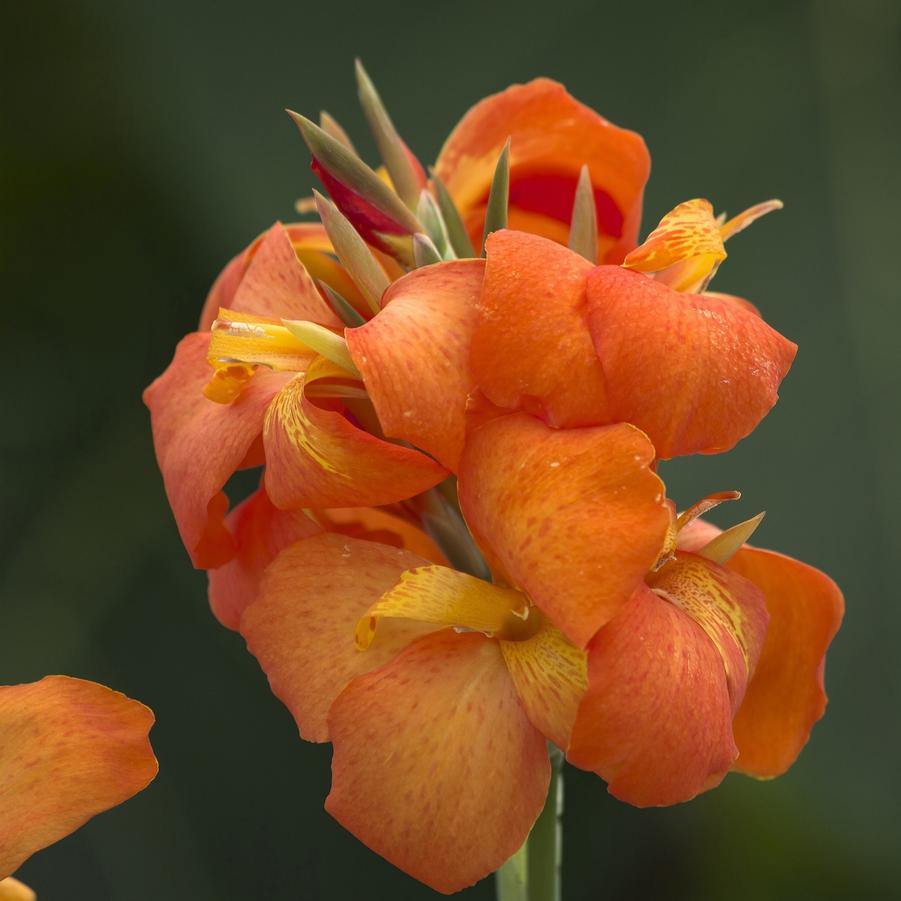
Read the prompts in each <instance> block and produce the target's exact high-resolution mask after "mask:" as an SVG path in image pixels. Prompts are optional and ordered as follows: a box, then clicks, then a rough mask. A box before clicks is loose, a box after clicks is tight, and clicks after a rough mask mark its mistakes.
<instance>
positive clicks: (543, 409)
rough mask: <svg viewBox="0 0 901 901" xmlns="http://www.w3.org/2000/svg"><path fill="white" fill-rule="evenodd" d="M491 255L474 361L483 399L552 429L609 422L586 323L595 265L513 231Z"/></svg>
mask: <svg viewBox="0 0 901 901" xmlns="http://www.w3.org/2000/svg"><path fill="white" fill-rule="evenodd" d="M487 250H488V258H487V263H486V266H485V282H484V285H483V287H482V296H481V299H480V301H479V319H478V323H477V325H476V330H475V333H474V335H473V339H472V354H471V357H470V364H471V367H472V374H473V376H474V378H475V380H476V382H477V383H478V385H479V387H480V388H481V390H482V392H483V394H484V395H485V396H486V397H487V398H488V399H489V400H490V401H492V402H493V403H495V404H497V405H498V406H500V407H506V408H507V409H523V410H525V411H527V412H529V413H532V414H534V415H536V416H541V417H543V418H545V419H547V421H548V422H549V423H550V424H551V425H553V426H559V427H569V426H580V425H597V424H598V423H601V422H607V421H609V419H608V418H607V416H606V410H607V407H606V399H605V390H604V374H603V371H602V369H601V364H600V363H599V362H598V359H597V356H596V354H595V351H594V347H593V346H592V342H591V335H590V333H589V331H588V325H587V320H586V293H585V288H586V283H587V278H588V274H589V273H590V272H591V270H592V266H591V264H590V263H589V262H588V261H587V260H585V259H583V258H582V257H580V256H579V255H578V254H576V253H573V251H571V250H569V249H568V248H566V247H561V246H559V245H558V244H554V243H553V242H552V241H548V240H547V239H545V238H539V237H536V236H535V235H527V234H525V233H523V232H514V231H509V230H503V231H499V232H495V233H494V234H493V235H492V236H491V237H490V238H489V239H488V245H487Z"/></svg>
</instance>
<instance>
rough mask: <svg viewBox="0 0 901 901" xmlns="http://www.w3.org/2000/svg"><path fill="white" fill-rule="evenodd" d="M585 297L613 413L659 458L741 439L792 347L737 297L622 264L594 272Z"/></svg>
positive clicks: (770, 394) (772, 398) (761, 410)
mask: <svg viewBox="0 0 901 901" xmlns="http://www.w3.org/2000/svg"><path fill="white" fill-rule="evenodd" d="M588 303H589V309H590V313H589V317H588V320H589V326H590V328H591V334H592V337H593V338H594V344H595V348H596V349H597V353H598V357H599V358H600V360H601V363H602V365H603V368H604V376H605V379H606V384H607V397H608V416H609V419H610V420H612V421H617V420H623V421H626V422H632V423H634V424H635V425H637V426H638V427H639V428H640V429H643V430H644V431H645V432H646V433H647V435H648V437H649V438H650V439H651V441H652V442H653V443H654V446H655V447H656V448H657V454H658V456H659V457H660V458H662V459H668V458H670V457H678V456H681V455H683V454H691V453H719V452H720V451H725V450H728V449H729V448H731V447H732V446H733V445H735V444H736V443H737V442H738V441H739V440H741V439H742V438H744V437H745V435H747V434H748V433H750V432H751V431H752V430H753V429H754V427H755V426H756V425H757V423H758V422H760V420H761V419H762V418H763V417H764V416H765V415H766V414H767V412H769V410H770V408H771V407H772V406H773V404H775V403H776V400H777V398H778V393H777V389H778V387H779V383H780V382H781V381H782V379H783V378H784V376H785V374H786V373H787V372H788V370H789V367H790V366H791V362H792V360H793V359H794V356H795V352H796V350H797V346H796V345H795V344H793V343H792V342H791V341H788V340H787V339H786V338H783V337H782V335H780V334H779V333H778V332H776V331H774V330H773V329H772V328H770V327H769V326H768V325H767V324H766V323H765V322H764V321H763V320H762V319H761V318H760V317H758V316H755V315H754V314H753V313H751V312H750V311H748V310H746V309H743V308H742V307H741V306H739V305H738V304H735V303H732V302H726V301H724V300H722V299H721V298H718V297H713V296H707V295H698V294H679V293H677V292H675V291H673V290H672V289H670V288H668V287H666V286H665V285H662V284H660V283H659V282H656V281H654V280H653V279H650V278H647V277H646V276H643V275H639V274H637V273H634V272H629V271H627V270H625V269H622V268H620V267H618V266H599V267H597V268H596V269H595V270H594V271H593V272H592V274H591V276H590V277H589V279H588Z"/></svg>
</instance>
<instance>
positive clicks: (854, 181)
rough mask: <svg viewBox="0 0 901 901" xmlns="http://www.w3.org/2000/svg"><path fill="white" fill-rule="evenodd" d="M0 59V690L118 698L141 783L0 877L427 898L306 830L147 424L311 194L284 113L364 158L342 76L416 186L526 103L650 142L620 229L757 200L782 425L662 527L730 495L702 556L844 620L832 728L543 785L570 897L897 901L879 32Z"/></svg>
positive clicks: (759, 258)
mask: <svg viewBox="0 0 901 901" xmlns="http://www.w3.org/2000/svg"><path fill="white" fill-rule="evenodd" d="M0 40H2V42H3V45H4V46H3V49H2V55H0V66H2V67H3V101H2V104H0V116H2V148H0V154H2V156H0V179H2V197H3V201H2V206H0V217H2V242H0V261H2V264H0V265H2V276H3V277H2V286H3V287H2V294H3V313H2V323H3V327H2V339H0V340H2V346H3V357H4V360H3V367H2V373H3V374H2V379H0V385H2V387H0V391H2V397H3V405H2V410H3V422H4V424H3V428H2V437H0V454H2V469H0V472H2V476H0V504H2V508H0V509H2V519H0V529H2V543H0V548H2V552H0V561H2V564H0V648H2V651H0V682H4V683H5V682H23V681H30V680H33V679H37V678H39V677H40V676H41V675H43V674H45V673H49V672H65V673H70V674H73V675H79V676H83V677H87V678H93V679H97V680H99V681H102V682H105V683H108V684H110V685H113V686H115V687H116V688H119V689H121V690H123V691H125V692H127V693H128V694H130V695H132V696H134V697H137V698H140V699H141V700H143V701H145V702H146V703H148V704H150V705H151V706H152V707H153V708H154V710H155V711H156V714H157V717H158V725H157V726H156V728H155V729H154V732H153V740H154V745H155V748H156V751H157V754H158V756H159V759H160V763H161V772H160V776H159V778H158V779H157V780H156V782H155V783H154V784H153V785H152V786H151V787H150V789H149V790H147V791H146V792H144V793H143V794H142V795H140V796H138V797H137V798H135V799H134V800H133V801H131V802H130V803H128V804H126V805H125V806H123V807H121V808H119V809H117V810H115V811H112V812H110V813H108V814H105V815H103V816H101V817H99V818H97V819H95V820H94V821H92V822H91V823H90V824H89V825H88V826H87V827H85V828H84V829H82V830H81V831H80V832H78V833H77V834H75V835H74V836H72V837H70V838H68V839H66V840H65V841H63V842H61V843H60V844H58V845H56V846H54V847H52V848H50V849H48V850H46V851H44V852H42V853H40V854H38V855H36V856H35V857H34V858H32V860H31V861H29V862H28V863H27V864H26V865H25V866H24V867H23V869H22V870H21V873H20V875H21V877H22V878H23V879H24V880H26V881H27V882H29V883H31V884H33V885H34V886H35V887H36V888H37V890H38V891H39V894H40V896H41V898H42V899H44V901H68V899H91V901H104V899H113V901H151V899H152V901H159V899H172V901H182V899H185V901H186V899H192V901H232V899H261V901H269V899H272V901H276V899H278V901H281V899H343V898H358V897H367V898H373V899H424V898H428V897H434V896H433V895H432V893H431V892H429V891H428V890H427V889H425V888H423V887H422V886H420V885H419V884H417V883H415V882H414V881H413V880H411V879H409V878H407V877H406V876H404V875H403V874H401V873H399V872H397V871H395V870H393V869H392V868H391V867H390V866H389V865H388V864H387V863H385V862H384V861H382V860H381V859H380V858H378V857H376V856H375V855H373V854H372V853H370V852H369V851H368V850H367V849H366V848H364V847H363V846H362V845H360V844H358V843H357V842H356V841H355V840H354V839H352V838H351V837H350V836H349V835H348V834H346V833H345V832H344V831H343V830H342V829H341V828H340V827H339V826H338V825H337V824H336V823H335V822H334V821H332V820H331V819H330V818H329V817H328V815H326V814H325V813H324V811H323V810H322V801H323V799H324V797H325V794H326V793H327V788H328V782H329V749H328V748H327V747H322V746H314V745H309V744H303V743H301V742H300V741H299V740H298V739H297V737H296V730H295V727H294V723H293V721H292V720H291V717H290V716H289V715H288V713H287V711H286V710H284V709H283V708H282V707H281V705H280V704H279V703H278V702H277V701H276V700H275V699H274V698H273V697H272V696H271V695H270V694H269V692H268V690H267V686H266V680H265V678H264V677H263V676H262V674H261V673H260V671H259V669H258V667H257V665H256V663H255V661H254V660H253V659H252V658H251V657H250V656H249V655H248V654H247V653H246V651H245V650H244V647H243V642H242V640H241V639H240V637H239V636H237V635H234V634H232V633H230V632H227V631H225V630H224V629H222V628H221V627H219V626H218V625H217V624H216V623H215V621H214V620H213V618H212V616H211V615H210V614H209V612H208V610H207V607H206V601H205V578H204V576H203V575H202V574H201V573H197V572H194V571H192V570H191V569H190V567H189V564H188V560H187V557H186V555H185V553H184V552H183V550H182V548H181V545H180V543H179V540H178V536H177V533H176V530H175V526H174V523H173V522H172V520H171V517H170V514H169V511H168V508H167V506H166V502H165V499H164V495H163V491H162V485H161V481H160V478H159V476H158V473H157V470H156V466H155V463H154V459H153V453H152V448H151V441H150V431H149V425H148V419H147V416H146V413H145V411H144V409H143V407H142V406H141V402H140V392H141V389H142V387H143V386H144V385H145V384H147V383H148V382H149V381H150V380H151V379H152V378H153V377H154V376H155V375H156V374H157V373H159V372H160V371H161V370H162V369H163V368H164V367H165V365H166V364H167V363H168V361H169V359H170V357H171V353H172V349H173V347H174V344H175V342H176V340H177V339H178V338H179V337H180V336H181V335H182V334H183V333H184V332H187V331H188V330H190V329H191V328H192V326H193V323H194V322H195V319H196V316H197V313H198V310H199V306H200V304H201V302H202V299H203V297H204V293H205V291H206V289H207V287H208V285H209V284H210V282H211V281H212V279H213V277H214V276H215V274H216V273H217V271H218V269H219V267H220V266H221V265H222V264H223V263H224V262H225V261H226V260H227V259H228V258H229V257H230V256H231V255H232V254H233V253H234V252H236V251H237V250H238V249H240V248H241V247H243V246H244V245H245V244H246V243H247V242H248V241H249V240H250V239H251V238H252V237H253V236H254V235H256V234H257V233H258V232H259V231H260V230H262V229H263V228H265V227H266V226H267V225H269V224H270V223H271V222H272V221H273V220H274V219H276V218H282V219H290V218H292V203H293V201H294V199H295V198H296V197H298V196H300V195H302V194H304V193H306V192H308V190H309V188H310V186H311V184H312V176H311V174H310V172H309V170H308V168H307V162H308V159H307V155H306V153H305V149H304V148H303V146H302V144H301V142H300V140H299V137H298V135H297V133H296V131H295V129H294V126H293V125H292V124H291V123H290V121H289V120H288V118H287V117H286V116H285V115H284V113H283V112H282V109H283V107H285V106H291V107H293V108H296V109H298V110H301V111H303V112H305V113H307V114H316V113H318V111H319V109H320V108H325V109H328V110H329V111H330V112H331V113H333V114H334V115H335V116H337V117H338V119H339V120H340V121H341V122H342V123H344V124H345V125H346V126H347V127H348V128H349V129H350V130H351V133H352V135H353V137H354V139H355V140H356V141H358V146H362V147H363V148H365V149H367V150H368V151H370V153H371V151H372V145H371V143H368V142H367V139H366V136H365V128H364V127H363V123H362V117H361V116H360V115H359V114H358V112H357V110H356V107H355V92H354V84H353V73H352V60H353V57H354V56H355V55H360V56H362V57H363V59H364V60H365V62H366V64H367V66H368V68H369V71H370V73H371V74H372V76H373V78H374V79H375V80H376V83H377V84H378V85H379V88H380V90H381V92H382V95H383V97H384V98H385V99H386V101H387V102H388V104H389V107H390V109H391V111H392V113H393V115H394V118H395V121H396V123H397V124H398V126H399V128H400V129H401V131H402V133H403V134H404V136H405V137H406V138H407V140H408V141H409V143H410V144H411V145H412V146H413V147H414V148H415V149H416V151H417V152H418V153H419V155H420V157H421V158H423V159H424V160H431V159H433V158H434V156H435V154H436V153H437V150H438V148H439V146H440V144H441V141H442V139H443V137H444V136H445V135H446V134H447V132H448V131H449V129H450V128H451V126H452V125H453V124H454V122H455V121H456V120H457V118H458V117H459V116H460V115H461V114H462V113H463V112H464V110H465V109H466V108H467V107H468V106H469V105H470V104H471V103H473V102H474V101H475V100H477V99H478V98H479V97H481V96H483V95H485V94H487V93H490V92H493V91H495V90H498V89H500V88H502V87H504V86H506V85H507V84H509V83H511V82H515V81H523V80H527V79H529V78H531V77H533V76H535V75H538V74H546V75H549V76H552V77H555V78H558V79H560V80H561V81H563V82H564V83H565V84H566V85H567V86H568V87H569V88H570V90H571V91H572V92H573V93H574V94H576V95H577V96H578V97H579V98H580V99H581V100H583V101H584V102H586V103H588V104H590V105H591V106H593V107H595V108H597V109H598V110H600V111H602V112H603V113H604V114H605V115H607V116H608V117H610V118H611V119H613V120H614V121H615V122H617V123H619V124H622V125H627V126H629V127H631V128H634V129H636V130H638V131H640V132H641V133H642V134H643V135H644V136H645V138H646V140H647V142H648V145H649V147H650V149H651V154H652V158H653V160H654V165H653V174H652V177H651V182H650V185H649V188H648V191H647V195H646V199H647V204H646V218H645V229H644V230H645V231H646V230H647V228H648V227H650V226H652V225H653V224H654V223H656V221H657V220H658V218H659V217H660V215H662V214H663V213H664V212H666V211H667V210H668V209H670V208H671V207H672V206H673V205H674V204H675V203H677V202H678V201H680V200H683V199H686V198H689V197H694V196H698V195H702V196H706V197H709V198H711V199H712V200H713V201H714V202H715V204H716V206H717V208H718V209H725V210H728V211H730V212H736V211H738V210H740V209H742V208H744V207H746V206H748V205H750V204H752V203H755V202H756V201H758V200H762V199H765V198H768V197H771V196H777V197H781V198H782V199H783V200H784V201H785V203H786V209H785V211H784V212H782V213H779V214H778V215H774V216H771V217H768V218H767V219H766V220H765V221H764V222H762V223H760V224H758V225H756V226H755V227H754V228H753V229H751V230H750V231H749V232H747V233H745V234H743V235H742V236H741V237H739V238H737V239H736V240H735V242H734V244H730V258H729V261H728V263H727V264H726V265H725V266H724V267H723V269H722V271H721V274H720V275H719V276H718V279H717V282H716V287H717V288H718V289H719V290H726V291H732V292H734V293H739V294H743V295H745V296H747V297H749V298H751V299H752V300H753V301H754V302H755V303H756V304H758V305H759V307H760V308H761V309H762V311H763V312H764V314H765V316H766V317H767V318H768V319H769V321H770V322H772V323H773V324H774V325H775V326H776V327H777V328H779V329H780V330H781V331H782V332H783V333H785V334H786V335H788V336H790V337H791V338H793V339H794V340H796V341H797V342H798V343H799V344H800V346H801V351H800V354H799V356H798V360H797V362H796V364H795V368H794V370H793V371H792V373H791V375H790V376H789V378H788V379H787V381H786V383H785V385H784V387H783V391H782V400H781V403H780V404H779V406H778V407H777V409H776V410H775V411H774V412H773V413H772V414H771V415H770V416H769V418H768V419H767V420H766V421H765V422H764V423H763V425H762V426H761V428H760V429H758V431H757V432H756V433H755V434H754V435H753V436H752V437H750V438H749V439H747V440H746V441H744V442H742V444H741V445H740V446H739V448H738V449H737V450H736V451H735V452H734V453H731V454H728V455H725V456H723V457H718V458H705V459H695V460H690V461H682V462H678V463H674V464H669V465H668V466H667V467H666V470H665V473H664V475H665V477H666V478H667V481H668V483H669V486H670V490H671V493H672V494H673V495H674V496H675V497H676V499H677V500H679V501H680V502H682V503H687V502H690V501H692V500H694V499H695V498H696V497H698V496H700V495H701V494H703V493H705V492H708V491H712V490H717V489H723V488H733V487H734V488H741V489H742V490H743V491H744V503H743V504H742V508H741V509H740V510H736V509H735V508H732V509H727V510H725V511H723V513H724V515H723V517H720V518H719V522H720V523H724V522H731V521H734V520H735V519H737V518H739V517H740V518H745V517H746V516H749V515H751V514H753V513H755V512H757V511H758V510H759V509H766V510H768V511H769V515H768V517H767V519H766V522H765V524H764V526H763V529H762V531H761V532H760V533H758V535H759V536H760V543H762V544H765V545H768V546H771V547H776V548H779V549H781V550H783V551H786V552H787V553H790V554H793V555H795V556H798V557H801V558H803V559H805V560H807V561H810V562H812V563H814V564H816V565H818V566H820V567H822V568H824V569H826V570H828V572H829V573H830V574H831V575H832V576H833V577H835V578H836V580H837V581H838V582H839V584H840V585H841V586H842V587H843V589H844V591H845V593H846V597H847V604H848V611H847V617H846V623H845V626H844V628H843V630H842V632H841V634H840V635H839V638H838V640H837V641H836V642H835V644H834V646H833V649H832V651H831V654H830V656H829V662H828V667H827V683H828V688H829V692H830V696H831V704H830V708H829V712H828V714H827V716H826V718H825V720H824V721H823V722H822V723H820V724H819V725H818V726H817V727H816V729H815V731H814V735H813V741H812V742H811V744H810V745H809V746H808V748H807V749H806V750H805V751H804V753H803V754H802V756H801V758H800V760H799V762H798V763H797V765H796V766H795V767H794V769H793V770H792V771H791V772H790V773H789V774H788V775H787V776H785V777H784V778H782V779H779V780H776V781H773V782H768V783H753V782H751V781H750V780H747V779H745V778H743V777H740V776H732V777H730V778H728V779H727V780H726V783H725V784H724V785H723V787H722V788H720V789H719V790H718V791H715V792H713V793H711V794H708V795H706V796H704V797H702V798H700V799H698V800H696V801H694V802H692V803H691V804H688V805H683V806H680V807H676V808H673V809H668V810H659V811H657V810H652V811H637V810H633V809H631V808H628V807H626V806H624V805H622V804H620V803H618V802H616V801H614V800H613V799H611V798H610V797H609V796H608V795H607V794H606V793H605V788H604V786H603V784H602V783H601V782H600V781H599V780H598V779H596V778H594V777H591V776H587V775H586V774H583V773H579V772H576V771H573V770H570V771H569V772H568V776H567V799H566V806H567V813H566V826H565V898H566V899H567V901H583V899H585V901H588V899H631V898H635V897H638V896H639V895H641V896H647V897H653V898H661V899H706V898H710V899H719V898H724V899H725V898H728V899H735V901H738V899H763V898H765V899H797V898H808V897H810V898H855V899H858V898H888V897H898V896H899V891H901V890H899V888H898V886H899V885H901V849H899V834H901V768H899V758H898V748H899V740H901V728H899V710H901V705H899V695H901V664H899V651H898V647H899V636H901V604H899V596H898V594H899V593H898V588H897V578H896V572H897V562H898V561H899V559H901V554H899V535H901V530H899V525H898V511H899V510H901V477H899V473H898V468H897V466H898V462H897V461H898V447H899V439H901V424H899V390H898V389H899V365H898V364H899V357H901V355H899V351H898V332H899V328H901V305H899V296H898V291H897V288H896V285H897V277H896V268H897V264H898V259H899V256H901V252H899V230H898V213H897V204H898V201H899V199H901V184H899V182H901V175H899V171H901V169H899V151H901V117H899V103H898V96H899V88H901V5H899V4H898V3H897V2H896V0H884V2H879V0H858V2H852V0H848V2H829V0H823V2H785V0H778V2H777V0H755V2H753V3H746V4H734V3H733V4H730V3H722V2H700V3H694V4H676V3H672V2H668V0H649V2H644V3H641V4H615V5H614V4H606V3H599V2H596V0H591V2H587V0H586V2H582V3H555V4H550V5H548V4H545V5H542V6H527V5H524V4H516V5H512V4H511V5H506V4H504V3H497V4H487V3H484V2H477V3H474V2H463V0H459V2H457V3H453V4H441V5H440V6H437V5H429V4H421V5H417V6H414V5H412V4H409V5H405V4H403V3H396V2H395V3H389V4H384V5H380V4H374V3H372V4H366V5H365V7H363V6H362V5H361V7H360V9H358V10H357V9H354V8H353V7H352V6H350V5H348V6H341V5H338V4H328V3H318V4H312V3H305V2H302V0H301V2H297V0H295V2H290V3H288V2H274V0H256V2H253V3H239V2H235V0H218V2H213V0H202V2H186V0H181V2H171V0H156V2H153V3H150V2H137V0H135V2H113V0H107V2H89V0H83V2H68V3H67V2H62V0H60V2H57V3H54V4H52V5H49V4H45V3H43V2H33V3H20V4H16V5H12V4H10V5H9V6H7V7H6V8H5V11H4V23H3V29H2V38H0ZM730 517H731V519H730ZM714 518H716V517H714ZM485 788H486V791H488V790H490V786H486V787H485ZM0 816H2V812H0ZM492 892H493V885H492V882H491V880H486V881H485V882H483V883H481V884H480V885H478V886H476V887H475V888H474V889H472V890H470V891H469V892H467V893H464V896H465V897H466V898H471V899H478V898H482V899H488V898H491V897H492Z"/></svg>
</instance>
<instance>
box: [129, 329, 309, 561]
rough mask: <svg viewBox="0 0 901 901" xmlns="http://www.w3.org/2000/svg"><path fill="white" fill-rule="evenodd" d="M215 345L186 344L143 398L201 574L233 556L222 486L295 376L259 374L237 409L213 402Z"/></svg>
mask: <svg viewBox="0 0 901 901" xmlns="http://www.w3.org/2000/svg"><path fill="white" fill-rule="evenodd" d="M209 339H210V336H209V335H208V334H203V333H201V332H195V333H194V334H192V335H188V336H187V337H186V338H184V339H183V340H182V341H181V342H180V343H179V345H178V347H177V348H176V351H175V358H174V359H173V361H172V363H171V364H170V365H169V368H168V369H167V370H166V371H165V372H164V373H163V374H162V375H161V376H160V377H159V378H158V379H156V381H155V382H153V384H152V385H150V387H148V388H147V390H146V391H145V392H144V403H145V404H146V405H147V406H148V408H149V409H150V417H151V423H152V426H153V443H154V447H155V449H156V457H157V461H158V463H159V467H160V470H161V472H162V474H163V482H164V484H165V486H166V494H167V496H168V498H169V504H170V505H171V507H172V512H173V513H174V514H175V521H176V523H177V524H178V530H179V533H180V534H181V538H182V541H183V542H184V545H185V548H186V549H187V551H188V553H189V554H190V556H191V560H192V562H193V563H194V565H195V566H196V567H200V568H209V567H215V566H221V565H222V564H223V563H226V562H227V561H228V560H230V559H231V558H232V557H233V556H234V554H235V544H234V539H233V538H232V536H231V533H230V532H229V531H228V530H227V529H226V528H225V526H224V524H223V520H224V518H225V512H226V510H227V508H228V500H227V498H226V497H225V494H224V493H223V492H222V487H223V486H224V485H225V483H226V482H227V481H228V479H229V478H230V477H231V475H232V474H233V473H234V472H235V470H237V469H238V468H239V467H240V466H241V465H242V463H243V462H244V460H245V458H246V457H247V454H248V452H249V451H250V450H251V449H252V448H253V447H254V444H255V441H256V439H257V438H258V437H259V436H260V434H261V432H262V430H263V420H264V418H265V415H266V408H267V407H268V406H269V403H270V402H271V400H272V398H273V397H275V395H276V394H277V393H278V391H279V389H280V388H281V387H282V386H283V385H284V384H285V382H286V381H287V380H288V379H289V378H290V377H291V376H290V374H286V373H275V372H268V371H266V370H261V371H258V372H257V373H256V374H255V375H254V376H253V377H252V378H251V379H250V380H249V382H247V384H246V385H245V386H244V388H243V390H242V391H241V393H240V395H239V396H238V398H237V399H236V400H235V401H233V402H232V403H231V404H221V403H215V402H214V401H211V400H208V399H207V398H206V397H204V395H203V390H204V387H205V386H206V385H207V383H208V382H209V380H210V376H211V375H212V372H213V370H212V369H211V367H210V365H209V363H208V362H207V347H208V345H209Z"/></svg>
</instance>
